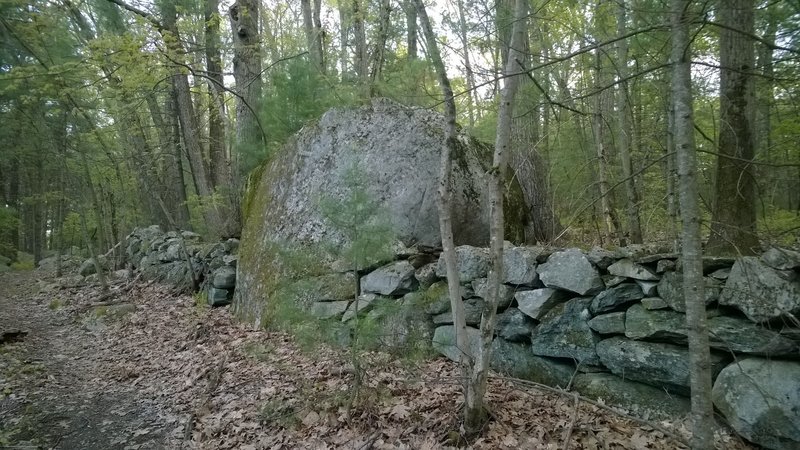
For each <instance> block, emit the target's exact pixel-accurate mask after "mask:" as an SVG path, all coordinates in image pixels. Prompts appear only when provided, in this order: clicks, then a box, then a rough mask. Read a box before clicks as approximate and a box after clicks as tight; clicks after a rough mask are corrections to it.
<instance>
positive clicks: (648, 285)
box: [636, 280, 658, 297]
mask: <svg viewBox="0 0 800 450" xmlns="http://www.w3.org/2000/svg"><path fill="white" fill-rule="evenodd" d="M636 284H638V285H639V287H640V288H642V293H643V294H644V296H645V297H654V296H656V295H658V283H656V282H655V281H639V280H636Z"/></svg>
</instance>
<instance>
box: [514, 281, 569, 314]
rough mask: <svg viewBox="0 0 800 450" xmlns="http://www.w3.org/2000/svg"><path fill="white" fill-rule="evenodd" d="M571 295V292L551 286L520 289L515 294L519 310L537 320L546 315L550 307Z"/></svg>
mask: <svg viewBox="0 0 800 450" xmlns="http://www.w3.org/2000/svg"><path fill="white" fill-rule="evenodd" d="M569 297H570V294H569V293H567V292H565V291H559V290H558V289H551V288H542V289H534V290H532V291H519V292H517V293H515V294H514V298H515V299H517V306H518V308H519V310H520V311H522V312H523V313H525V314H526V315H528V316H530V317H532V318H534V319H536V320H539V319H541V318H542V317H544V315H545V314H547V312H548V311H550V309H552V308H553V307H554V306H556V305H558V304H559V303H563V302H564V301H566V300H567V299H568V298H569Z"/></svg>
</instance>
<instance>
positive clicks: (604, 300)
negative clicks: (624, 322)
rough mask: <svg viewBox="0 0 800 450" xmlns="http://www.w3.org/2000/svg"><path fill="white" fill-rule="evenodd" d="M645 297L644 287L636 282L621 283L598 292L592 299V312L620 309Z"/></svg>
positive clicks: (598, 312)
mask: <svg viewBox="0 0 800 450" xmlns="http://www.w3.org/2000/svg"><path fill="white" fill-rule="evenodd" d="M643 297H644V294H643V293H642V289H641V288H640V287H639V285H637V284H636V283H625V284H620V285H619V286H614V287H613V288H611V289H608V290H605V291H603V292H601V293H599V294H597V295H596V296H595V297H594V298H593V299H592V306H591V308H590V311H591V312H592V314H603V313H606V312H609V311H613V310H615V309H619V308H621V307H623V306H625V305H628V304H630V303H633V302H635V301H636V300H639V299H641V298H643Z"/></svg>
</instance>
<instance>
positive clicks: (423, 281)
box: [414, 263, 439, 289]
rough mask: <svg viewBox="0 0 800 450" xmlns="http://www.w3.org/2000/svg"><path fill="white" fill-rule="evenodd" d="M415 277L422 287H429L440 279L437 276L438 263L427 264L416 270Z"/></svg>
mask: <svg viewBox="0 0 800 450" xmlns="http://www.w3.org/2000/svg"><path fill="white" fill-rule="evenodd" d="M414 278H416V279H417V283H419V287H420V289H427V288H428V287H429V286H430V285H432V284H433V283H435V282H436V280H438V279H439V277H438V276H436V263H430V264H425V265H424V266H422V267H420V268H419V269H417V270H415V271H414Z"/></svg>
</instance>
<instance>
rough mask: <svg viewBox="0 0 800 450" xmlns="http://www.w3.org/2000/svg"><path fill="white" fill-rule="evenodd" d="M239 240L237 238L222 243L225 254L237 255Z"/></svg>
mask: <svg viewBox="0 0 800 450" xmlns="http://www.w3.org/2000/svg"><path fill="white" fill-rule="evenodd" d="M239 244H240V242H239V240H238V239H236V238H229V239H227V240H226V241H225V242H223V243H222V246H223V249H224V251H225V253H236V252H237V251H239Z"/></svg>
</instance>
